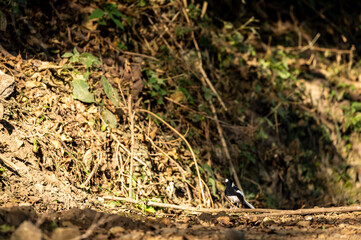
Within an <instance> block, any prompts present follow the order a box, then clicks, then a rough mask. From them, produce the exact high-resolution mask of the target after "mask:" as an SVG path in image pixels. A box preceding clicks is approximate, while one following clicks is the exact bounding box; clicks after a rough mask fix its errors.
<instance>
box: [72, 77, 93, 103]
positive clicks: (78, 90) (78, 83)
mask: <svg viewBox="0 0 361 240" xmlns="http://www.w3.org/2000/svg"><path fill="white" fill-rule="evenodd" d="M73 97H74V99H78V100H80V101H82V102H85V103H93V102H94V95H93V94H92V93H90V92H89V85H88V83H87V82H86V81H84V80H82V79H75V80H73Z"/></svg>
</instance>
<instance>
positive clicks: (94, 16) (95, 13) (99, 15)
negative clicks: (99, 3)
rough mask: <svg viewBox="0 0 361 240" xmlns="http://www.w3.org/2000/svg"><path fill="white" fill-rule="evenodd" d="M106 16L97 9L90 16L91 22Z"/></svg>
mask: <svg viewBox="0 0 361 240" xmlns="http://www.w3.org/2000/svg"><path fill="white" fill-rule="evenodd" d="M103 16H104V11H103V10H101V9H99V8H98V9H95V10H94V11H93V12H92V13H91V14H90V16H89V20H91V19H94V18H101V17H103Z"/></svg>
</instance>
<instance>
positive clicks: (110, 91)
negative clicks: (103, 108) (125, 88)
mask: <svg viewBox="0 0 361 240" xmlns="http://www.w3.org/2000/svg"><path fill="white" fill-rule="evenodd" d="M101 80H102V84H103V87H104V91H105V94H106V95H107V97H108V98H109V99H110V101H111V102H112V103H113V105H114V106H116V107H119V103H120V97H119V94H118V91H117V90H116V89H114V88H113V87H112V85H110V83H109V81H108V79H106V77H104V76H102V77H101Z"/></svg>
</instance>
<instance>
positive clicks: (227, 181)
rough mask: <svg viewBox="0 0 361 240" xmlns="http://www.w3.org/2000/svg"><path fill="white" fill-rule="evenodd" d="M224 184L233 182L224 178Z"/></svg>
mask: <svg viewBox="0 0 361 240" xmlns="http://www.w3.org/2000/svg"><path fill="white" fill-rule="evenodd" d="M224 182H225V183H233V180H232V179H230V178H226V180H224Z"/></svg>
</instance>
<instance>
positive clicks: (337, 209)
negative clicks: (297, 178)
mask: <svg viewBox="0 0 361 240" xmlns="http://www.w3.org/2000/svg"><path fill="white" fill-rule="evenodd" d="M255 210H257V209H255ZM344 212H361V206H350V207H330V208H308V209H298V210H281V211H278V212H271V213H265V214H253V215H248V217H250V218H252V217H275V216H283V215H310V214H322V213H344Z"/></svg>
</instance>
